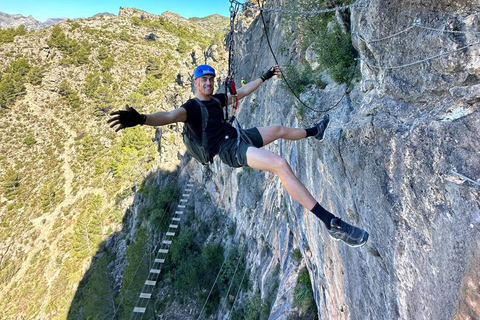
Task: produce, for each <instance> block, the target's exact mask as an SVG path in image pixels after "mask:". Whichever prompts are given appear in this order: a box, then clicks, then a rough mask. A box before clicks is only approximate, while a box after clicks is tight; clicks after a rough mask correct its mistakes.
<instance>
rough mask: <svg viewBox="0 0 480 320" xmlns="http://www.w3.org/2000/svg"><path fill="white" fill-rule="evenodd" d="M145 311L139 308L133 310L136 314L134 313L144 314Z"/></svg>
mask: <svg viewBox="0 0 480 320" xmlns="http://www.w3.org/2000/svg"><path fill="white" fill-rule="evenodd" d="M146 310H147V308H140V307H135V308H133V312H136V313H145V311H146Z"/></svg>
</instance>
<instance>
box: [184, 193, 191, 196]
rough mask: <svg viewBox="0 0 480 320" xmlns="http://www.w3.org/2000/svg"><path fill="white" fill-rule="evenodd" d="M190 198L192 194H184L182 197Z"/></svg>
mask: <svg viewBox="0 0 480 320" xmlns="http://www.w3.org/2000/svg"><path fill="white" fill-rule="evenodd" d="M188 196H190V193H184V194H182V197H188Z"/></svg>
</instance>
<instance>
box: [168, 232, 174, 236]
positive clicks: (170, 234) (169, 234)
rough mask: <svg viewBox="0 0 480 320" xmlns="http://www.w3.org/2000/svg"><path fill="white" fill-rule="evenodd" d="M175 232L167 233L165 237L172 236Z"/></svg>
mask: <svg viewBox="0 0 480 320" xmlns="http://www.w3.org/2000/svg"><path fill="white" fill-rule="evenodd" d="M174 235H175V232H167V236H174Z"/></svg>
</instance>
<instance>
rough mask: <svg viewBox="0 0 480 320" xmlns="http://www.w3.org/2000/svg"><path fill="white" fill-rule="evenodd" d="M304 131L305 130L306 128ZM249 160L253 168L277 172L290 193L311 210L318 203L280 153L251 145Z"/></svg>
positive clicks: (248, 154) (248, 153)
mask: <svg viewBox="0 0 480 320" xmlns="http://www.w3.org/2000/svg"><path fill="white" fill-rule="evenodd" d="M303 131H304V132H305V130H303ZM247 162H248V166H250V167H252V168H255V169H259V170H263V171H269V172H272V173H274V174H276V175H277V176H278V177H279V178H280V181H281V182H282V184H283V186H284V187H285V189H286V190H287V192H288V194H290V196H291V197H292V198H293V199H295V200H296V201H297V202H298V203H300V204H301V205H302V206H303V207H304V208H305V209H307V210H311V209H312V208H313V207H314V206H315V204H316V203H317V201H316V200H315V199H314V198H313V196H312V195H311V194H310V192H308V190H307V188H305V186H304V185H303V184H302V183H301V182H300V180H298V178H297V177H296V176H295V174H294V173H293V171H292V168H291V167H290V165H289V164H288V163H287V160H285V159H284V158H282V157H280V156H279V155H277V154H275V153H273V152H270V151H267V150H264V149H258V148H255V147H249V148H248V150H247Z"/></svg>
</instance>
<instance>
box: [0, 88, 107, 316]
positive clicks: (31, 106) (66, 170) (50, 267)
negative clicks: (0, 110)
mask: <svg viewBox="0 0 480 320" xmlns="http://www.w3.org/2000/svg"><path fill="white" fill-rule="evenodd" d="M37 99H38V94H37V93H36V92H35V89H34V88H32V87H28V89H27V95H26V96H25V98H24V99H23V101H22V102H21V103H22V104H23V105H26V106H27V108H28V111H30V112H31V113H32V114H33V115H34V116H35V117H36V119H38V120H39V121H41V123H51V125H56V126H59V127H60V128H62V130H64V132H65V133H66V137H67V139H66V140H65V141H64V144H63V145H64V150H63V154H62V155H61V158H62V159H63V164H62V167H61V170H62V171H63V177H64V179H65V184H64V186H63V188H64V192H65V199H64V200H63V201H62V202H61V203H59V204H58V205H57V206H56V207H55V208H54V209H53V210H52V211H51V212H48V213H46V214H44V215H42V216H40V217H38V218H36V219H34V220H32V222H33V224H34V225H35V227H36V228H35V229H36V230H37V232H40V234H39V235H38V237H37V238H36V239H35V241H34V243H32V246H33V249H32V250H30V251H29V252H28V253H27V257H26V259H25V260H24V261H23V263H22V265H21V267H20V269H19V270H18V272H17V273H16V274H15V276H14V277H13V278H12V279H11V281H10V282H9V283H8V284H7V285H6V286H5V287H4V288H3V289H2V290H1V291H0V300H1V299H3V296H4V294H5V293H6V292H8V291H9V290H10V289H11V286H12V285H13V284H14V283H18V282H21V280H22V279H23V278H24V277H25V275H26V274H27V273H28V272H31V265H32V262H33V261H32V259H33V257H35V255H36V254H37V253H38V252H40V251H41V250H43V249H44V248H45V246H46V245H47V246H48V247H49V249H50V251H51V254H50V259H49V263H48V264H47V269H46V270H45V272H44V274H45V277H46V278H47V279H48V281H49V282H51V281H53V280H54V279H55V277H56V275H57V273H58V272H59V271H58V270H57V269H58V268H57V267H56V265H57V264H56V258H57V256H58V254H59V253H58V252H57V250H56V248H57V245H58V242H59V241H61V240H62V239H63V238H64V237H66V236H68V235H69V234H71V233H72V232H73V225H71V226H70V227H68V228H64V229H62V230H61V231H60V232H58V230H54V229H53V226H54V225H55V222H56V221H57V219H59V218H60V216H61V213H62V209H64V208H66V207H69V206H71V205H73V204H74V203H75V202H76V201H78V200H79V199H81V198H83V197H85V196H86V195H88V194H94V195H102V196H103V197H104V198H107V193H106V191H105V190H104V189H102V188H91V187H89V188H85V189H82V190H80V191H79V192H77V193H76V194H75V195H73V189H72V185H73V180H74V176H75V174H74V172H73V170H72V167H71V163H72V155H73V152H74V147H73V146H74V143H75V137H76V135H77V134H76V132H75V131H74V130H73V129H72V128H71V127H70V126H69V125H68V123H66V122H65V121H64V120H63V119H61V118H59V117H57V116H56V115H55V113H54V112H53V111H52V110H51V109H48V108H42V107H41V106H40V105H39V101H38V100H37ZM53 233H55V234H54V235H53ZM49 300H50V299H48V298H47V297H46V298H45V299H44V300H43V301H44V302H43V303H44V304H46V303H48V302H49ZM43 307H45V305H44V306H42V310H43V309H44V308H43Z"/></svg>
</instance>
